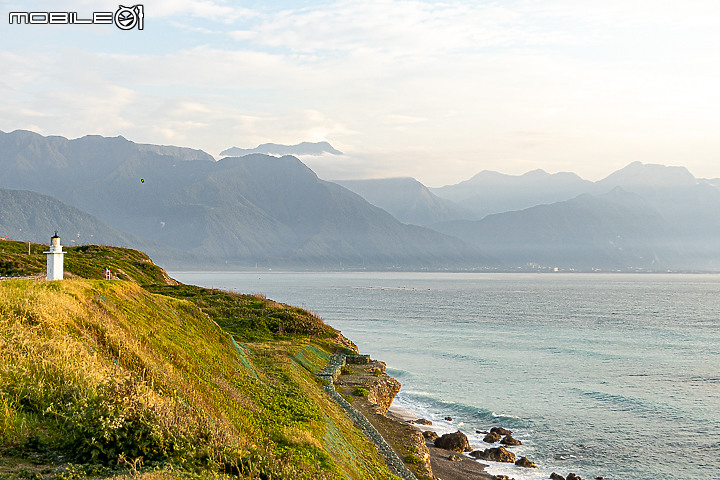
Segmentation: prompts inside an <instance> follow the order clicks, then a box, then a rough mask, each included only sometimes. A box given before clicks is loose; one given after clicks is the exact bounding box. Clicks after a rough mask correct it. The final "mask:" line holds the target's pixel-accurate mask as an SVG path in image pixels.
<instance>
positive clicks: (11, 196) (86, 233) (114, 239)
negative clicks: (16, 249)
mask: <svg viewBox="0 0 720 480" xmlns="http://www.w3.org/2000/svg"><path fill="white" fill-rule="evenodd" d="M55 231H57V232H58V233H59V234H60V236H61V237H62V242H63V245H67V246H71V247H72V246H76V245H86V244H102V245H115V246H130V245H132V246H133V247H134V248H138V249H142V250H152V249H155V250H157V249H158V248H159V247H160V246H159V245H157V244H154V243H152V242H148V241H146V240H145V239H142V238H139V237H137V236H135V235H132V234H129V233H127V232H123V231H121V230H119V229H117V228H115V227H112V226H110V225H108V224H107V223H105V222H103V221H101V220H99V219H97V218H95V217H93V216H92V215H90V214H88V213H86V212H83V211H82V210H79V209H77V208H75V207H72V206H70V205H67V204H65V203H63V202H61V201H59V200H57V199H55V198H53V197H50V196H47V195H41V194H39V193H35V192H30V191H27V190H8V189H0V237H3V238H8V239H10V240H18V239H22V240H24V241H30V242H35V243H49V241H50V237H51V236H52V235H53V234H54V233H55ZM175 253H178V252H175Z"/></svg>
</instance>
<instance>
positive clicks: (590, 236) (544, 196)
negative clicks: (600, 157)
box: [343, 162, 720, 271]
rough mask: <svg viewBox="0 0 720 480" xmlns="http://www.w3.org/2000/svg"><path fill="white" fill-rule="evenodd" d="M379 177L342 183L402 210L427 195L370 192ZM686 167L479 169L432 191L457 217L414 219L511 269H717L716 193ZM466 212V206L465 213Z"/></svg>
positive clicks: (719, 220) (719, 204) (719, 218)
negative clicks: (584, 173) (599, 173)
mask: <svg viewBox="0 0 720 480" xmlns="http://www.w3.org/2000/svg"><path fill="white" fill-rule="evenodd" d="M380 183H381V181H380V180H375V179H372V180H361V181H354V182H343V184H344V185H346V186H347V187H348V188H350V189H352V190H354V191H356V192H358V193H360V194H362V195H367V196H366V198H367V199H368V201H370V202H371V203H374V202H375V201H378V203H376V205H380V206H382V207H383V208H385V209H386V210H387V211H389V212H391V213H393V214H397V215H401V214H403V212H404V209H405V206H406V205H407V204H409V203H413V202H421V201H423V200H424V198H425V196H424V195H418V194H415V193H413V191H412V190H410V189H404V190H400V189H398V190H395V192H397V194H396V195H391V194H389V193H387V192H386V193H385V195H384V196H383V197H382V199H381V201H379V200H378V199H376V198H374V197H373V195H371V194H369V193H367V192H371V193H372V192H373V189H375V188H379V186H380ZM717 185H718V182H717V181H716V180H703V179H697V178H695V177H694V176H693V175H692V174H691V173H690V172H689V171H688V170H687V169H686V168H685V167H668V166H663V165H654V164H643V163H640V162H633V163H631V164H629V165H627V166H626V167H625V168H622V169H620V170H618V171H616V172H613V173H612V174H610V175H609V176H608V177H606V178H604V179H602V180H600V181H597V182H590V181H587V180H583V179H582V178H580V177H578V176H577V175H576V174H574V173H556V174H549V173H547V172H545V171H543V170H535V171H532V172H528V173H526V174H524V175H517V176H513V175H505V174H500V173H497V172H489V171H483V172H480V173H479V174H477V175H475V176H474V177H473V178H471V179H470V180H467V181H464V182H461V183H458V184H456V185H449V186H445V187H441V188H433V189H429V191H430V192H431V193H433V194H435V195H436V196H437V197H444V198H445V199H446V200H451V201H452V202H453V203H454V205H455V206H456V210H454V212H462V211H464V212H466V214H465V217H464V218H454V219H448V220H446V221H440V222H436V223H432V219H434V218H438V216H440V215H439V214H441V213H442V212H443V209H442V208H436V209H434V210H433V209H431V210H430V211H427V212H425V214H424V216H423V217H421V218H416V219H415V221H416V222H417V223H418V224H423V225H428V226H429V227H430V228H433V229H435V230H437V231H439V232H442V233H445V234H448V235H452V236H455V237H457V238H460V239H463V240H465V241H466V242H468V243H471V244H473V245H475V246H477V247H478V248H480V249H481V250H482V251H483V252H485V253H486V254H488V255H491V256H493V257H494V258H497V259H498V260H500V261H501V263H502V264H503V265H506V266H508V267H510V266H513V267H516V268H517V267H539V268H554V267H558V268H559V269H576V270H593V269H602V270H608V269H609V270H654V271H658V270H667V269H671V270H711V271H715V270H718V269H720V190H719V189H718V187H717ZM468 212H469V213H468Z"/></svg>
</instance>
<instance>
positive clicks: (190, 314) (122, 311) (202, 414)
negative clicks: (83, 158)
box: [0, 242, 394, 480]
mask: <svg viewBox="0 0 720 480" xmlns="http://www.w3.org/2000/svg"><path fill="white" fill-rule="evenodd" d="M11 243H13V242H0V247H4V248H6V249H8V247H9V245H10V244H11ZM19 245H20V246H22V247H24V253H23V252H18V253H16V257H14V258H13V257H11V256H10V255H8V253H7V250H6V251H4V252H0V260H2V261H8V260H10V261H16V259H17V258H21V259H22V256H23V254H24V256H25V257H26V258H27V260H32V256H33V255H32V251H31V255H27V244H24V245H23V244H19ZM32 247H33V246H32V245H31V250H32ZM79 248H83V247H79ZM8 250H9V249H8ZM81 252H83V251H82V250H78V251H75V252H72V253H69V254H68V255H66V265H68V269H71V268H72V269H74V273H73V275H74V276H75V277H80V276H81V275H80V274H79V272H81V270H80V268H84V269H86V271H87V272H92V274H91V275H88V276H95V273H94V272H95V271H96V270H97V271H98V273H97V276H100V275H102V272H103V271H104V268H105V266H106V265H104V264H99V265H98V264H96V263H93V261H97V260H98V256H103V257H105V258H101V260H104V261H105V263H107V261H115V262H118V261H120V260H122V261H123V262H125V263H123V264H117V265H116V267H117V268H119V269H122V270H123V271H124V272H126V274H127V275H128V279H127V280H125V281H104V280H94V279H84V278H72V279H69V280H64V281H62V282H45V281H35V280H24V279H17V280H4V281H2V282H0V478H2V479H6V478H7V479H10V478H12V479H19V478H35V479H37V478H47V479H50V478H59V479H65V480H70V479H75V478H78V479H79V478H85V477H95V478H106V477H112V476H116V477H118V478H120V477H127V476H140V477H144V478H147V479H165V478H188V477H194V478H198V477H199V478H217V477H223V476H229V477H233V478H254V479H257V478H265V479H270V478H273V479H320V478H330V479H335V478H337V479H345V478H350V479H382V478H394V477H392V475H391V474H390V473H389V471H388V470H387V468H386V466H385V465H384V463H383V461H382V459H381V458H380V457H379V456H378V454H377V451H376V449H375V447H374V445H372V444H371V443H369V441H368V440H367V439H366V438H365V437H364V436H363V434H362V433H361V432H360V431H359V430H357V429H356V428H355V427H354V426H353V424H352V422H351V421H350V420H348V418H347V417H346V416H345V414H344V413H343V411H342V410H341V409H340V408H339V407H338V406H337V405H336V404H335V403H333V401H332V400H331V399H330V398H329V397H328V396H327V395H326V394H325V392H323V390H322V388H321V385H320V383H319V380H318V378H317V377H316V376H315V375H314V372H315V371H318V370H319V369H321V368H323V367H324V364H325V363H326V362H327V359H328V358H329V355H330V354H331V353H332V352H333V351H335V350H337V349H344V348H347V347H352V344H350V343H348V342H347V341H342V336H340V335H339V333H338V332H336V331H335V330H334V329H332V328H330V327H329V326H327V325H325V324H324V323H322V321H321V320H320V319H319V318H317V317H315V316H313V315H311V314H309V313H308V312H304V311H303V310H300V309H296V308H293V307H287V306H284V305H280V304H277V303H275V302H271V301H268V300H266V299H263V298H259V297H255V296H245V295H237V294H231V293H227V292H219V291H212V290H204V289H198V288H197V287H189V286H183V285H169V284H170V283H173V282H171V281H169V280H168V279H167V278H166V277H165V276H164V272H163V271H162V270H161V269H159V268H158V267H156V266H154V265H153V264H152V263H149V262H147V261H146V260H143V259H142V258H141V257H138V258H135V257H134V256H135V255H136V254H135V253H134V251H131V250H124V251H123V249H117V250H116V249H114V248H111V247H97V248H96V249H93V248H92V247H88V248H87V249H86V250H85V253H86V254H87V258H83V257H82V253H81ZM138 253H139V252H138ZM93 256H95V257H94V258H95V260H93ZM43 257H44V256H43ZM72 257H79V258H76V259H72ZM108 257H110V258H108ZM73 262H77V263H75V264H74V266H72V267H70V266H71V265H73ZM135 262H139V264H145V263H147V264H148V265H150V266H151V267H140V266H137V265H138V264H137V263H135ZM17 265H18V266H19V267H20V268H21V269H22V268H24V269H26V271H27V270H30V269H31V268H33V264H32V261H28V262H22V261H17ZM43 267H44V264H43ZM97 267H99V268H97ZM111 268H112V267H111ZM155 269H157V271H156V270H155ZM72 271H73V270H71V272H72ZM29 273H37V272H29ZM131 275H137V277H131ZM96 278H97V277H96ZM230 333H232V335H231V334H230ZM233 336H234V337H235V338H233Z"/></svg>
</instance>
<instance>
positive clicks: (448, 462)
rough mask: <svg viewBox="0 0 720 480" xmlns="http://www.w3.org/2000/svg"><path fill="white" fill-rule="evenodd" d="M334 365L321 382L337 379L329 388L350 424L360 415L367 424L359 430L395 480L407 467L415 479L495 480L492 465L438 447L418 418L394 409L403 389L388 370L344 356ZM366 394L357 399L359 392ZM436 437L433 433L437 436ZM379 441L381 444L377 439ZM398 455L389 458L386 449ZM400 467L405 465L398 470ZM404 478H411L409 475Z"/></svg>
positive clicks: (361, 358) (363, 359)
mask: <svg viewBox="0 0 720 480" xmlns="http://www.w3.org/2000/svg"><path fill="white" fill-rule="evenodd" d="M342 357H343V358H342V360H340V359H334V360H331V364H329V365H328V367H327V368H326V370H324V371H323V372H321V373H319V375H320V376H322V377H324V378H327V379H328V380H330V379H332V383H331V384H330V385H328V386H327V387H326V388H327V389H328V393H330V394H331V395H332V396H333V398H335V400H336V402H337V403H339V404H340V406H341V407H343V408H344V409H345V410H346V411H347V413H348V415H350V416H351V418H355V417H357V415H360V416H361V417H364V420H367V422H369V424H370V425H369V426H368V425H363V424H364V423H365V422H363V421H360V422H358V421H357V419H356V424H358V426H359V428H361V429H362V430H363V431H364V432H365V433H366V435H367V436H368V438H369V439H370V440H371V441H373V443H375V444H376V446H377V447H378V449H379V450H380V451H381V453H383V452H384V453H383V456H385V458H386V462H387V463H388V467H390V468H391V470H394V471H395V472H396V474H398V473H400V471H401V470H404V469H403V468H402V467H403V466H404V467H407V468H408V469H409V470H410V471H411V472H412V475H414V476H415V478H417V479H422V480H425V479H427V480H431V479H434V480H496V479H497V478H500V477H496V476H495V475H492V474H489V473H487V472H486V471H485V469H486V467H487V465H486V464H484V463H481V462H479V461H477V460H476V459H474V458H472V457H469V456H467V455H463V454H460V455H458V454H457V453H455V452H453V451H450V450H445V449H442V448H438V447H435V445H434V443H433V441H432V440H431V439H429V438H427V437H425V436H424V435H423V432H424V431H425V430H433V429H432V428H430V427H426V426H425V425H419V424H416V423H414V422H413V421H414V420H417V419H418V418H419V416H418V415H417V414H416V413H415V412H413V411H411V410H408V409H404V408H401V407H398V406H394V407H393V406H392V403H393V400H394V399H395V396H396V395H397V393H398V391H399V390H400V383H399V382H398V381H397V380H395V379H394V378H393V377H391V376H389V375H387V374H386V373H385V364H384V363H383V362H380V361H377V360H371V359H370V358H369V356H367V355H350V356H344V355H343V356H342ZM362 390H364V392H362V393H360V394H358V391H362ZM433 431H434V430H433ZM377 436H379V437H380V438H379V439H378V438H377ZM388 446H389V448H391V449H392V450H393V453H394V455H392V454H391V455H388V454H387V452H386V450H387V448H388ZM398 462H400V463H401V464H404V465H400V467H401V468H400V469H398ZM400 476H401V478H406V477H405V475H404V474H401V475H400Z"/></svg>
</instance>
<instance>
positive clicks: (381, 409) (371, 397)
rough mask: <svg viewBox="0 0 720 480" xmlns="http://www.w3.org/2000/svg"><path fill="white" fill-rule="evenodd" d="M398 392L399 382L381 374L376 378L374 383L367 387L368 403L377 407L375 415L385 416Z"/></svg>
mask: <svg viewBox="0 0 720 480" xmlns="http://www.w3.org/2000/svg"><path fill="white" fill-rule="evenodd" d="M399 391H400V382H398V381H397V380H395V379H394V378H393V377H391V376H389V375H386V374H383V375H381V376H378V377H376V380H375V382H373V383H372V384H370V385H369V386H368V392H369V393H368V401H369V402H370V403H374V404H375V405H377V406H378V407H377V408H376V412H377V413H379V414H385V413H386V412H387V411H388V408H390V405H391V404H392V402H393V399H394V398H395V395H397V393H398V392H399Z"/></svg>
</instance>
